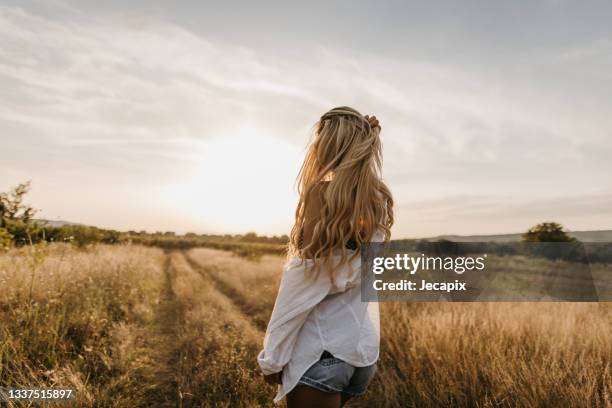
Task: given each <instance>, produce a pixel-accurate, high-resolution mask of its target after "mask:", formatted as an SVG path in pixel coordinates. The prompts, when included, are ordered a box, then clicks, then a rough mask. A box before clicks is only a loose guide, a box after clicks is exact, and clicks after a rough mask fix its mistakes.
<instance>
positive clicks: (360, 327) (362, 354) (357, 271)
mask: <svg viewBox="0 0 612 408" xmlns="http://www.w3.org/2000/svg"><path fill="white" fill-rule="evenodd" d="M382 240H383V236H382V233H380V232H377V233H376V234H375V236H374V238H373V239H372V241H382ZM347 252H348V256H349V257H350V255H351V254H352V253H353V251H347ZM338 259H339V257H338V256H334V257H332V261H335V262H337V260H338ZM306 264H307V265H308V266H311V265H312V260H310V259H306V260H304V262H303V263H302V262H301V260H300V259H299V258H298V257H293V258H291V259H290V260H289V261H288V262H287V263H286V264H285V266H284V267H283V276H282V279H281V284H280V288H279V290H278V295H277V297H276V303H275V304H274V310H273V311H272V317H271V318H270V322H269V323H268V328H267V330H266V335H265V338H264V348H263V350H262V351H261V352H260V353H259V356H258V357H257V360H258V362H259V365H260V367H261V370H262V371H263V373H264V374H265V375H268V374H273V373H277V372H280V371H281V370H282V372H283V373H282V384H281V385H279V387H278V393H277V394H276V397H275V398H274V402H275V403H278V402H279V401H280V400H281V399H282V398H283V397H284V396H285V395H287V393H289V392H290V391H291V390H292V389H293V388H294V387H295V386H296V385H297V383H298V381H299V379H300V378H301V377H302V375H303V374H304V373H305V372H306V370H308V368H310V366H312V365H313V364H314V363H316V362H317V361H318V360H319V359H320V357H321V354H322V353H323V351H325V350H327V351H329V352H330V353H331V354H333V355H334V357H337V358H339V359H341V360H344V361H346V362H347V363H349V364H351V365H353V366H355V367H365V366H369V365H371V364H374V363H375V362H376V360H378V353H379V345H380V323H379V315H378V303H377V302H362V301H361V288H360V283H361V257H360V256H356V257H355V259H354V260H353V261H351V262H350V263H347V264H345V265H343V266H341V267H340V268H338V269H337V270H336V277H335V282H334V283H333V284H332V282H331V280H330V278H329V272H328V270H326V267H325V266H322V267H321V269H320V271H319V273H318V276H317V277H316V279H313V278H312V277H307V276H305V273H304V271H305V268H306Z"/></svg>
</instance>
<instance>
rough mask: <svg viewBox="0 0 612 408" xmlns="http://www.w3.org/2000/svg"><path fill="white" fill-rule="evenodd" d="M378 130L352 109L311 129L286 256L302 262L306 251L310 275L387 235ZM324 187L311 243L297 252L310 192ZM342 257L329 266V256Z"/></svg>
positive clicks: (387, 197)
mask: <svg viewBox="0 0 612 408" xmlns="http://www.w3.org/2000/svg"><path fill="white" fill-rule="evenodd" d="M379 134H380V127H378V126H377V127H375V128H372V127H371V126H370V123H369V122H368V121H367V120H366V119H365V118H364V117H363V116H362V115H361V114H360V113H359V112H358V111H356V110H355V109H352V108H349V107H347V106H341V107H337V108H334V109H332V110H330V111H329V112H327V113H325V114H324V115H323V116H321V119H320V120H319V121H318V122H317V123H316V124H315V127H314V134H313V141H312V143H311V144H310V146H309V148H308V152H307V153H306V158H305V159H304V163H303V164H302V167H301V169H300V172H299V174H298V177H297V187H298V193H299V195H300V199H299V202H298V205H297V209H296V210H295V223H294V225H293V228H292V229H291V236H290V239H289V248H288V252H289V256H298V257H300V258H301V259H302V260H304V259H305V258H304V256H303V254H304V253H307V252H309V248H311V247H312V248H316V251H315V252H314V254H311V258H310V259H311V260H312V262H313V264H312V265H313V266H314V268H313V270H314V271H315V273H318V271H319V269H320V266H321V264H325V265H328V266H331V267H330V268H329V271H330V275H331V276H330V278H331V280H332V281H333V280H334V277H335V273H334V272H335V269H336V268H337V267H338V266H341V265H343V264H344V263H346V262H349V261H350V259H353V257H354V256H358V255H359V248H360V247H361V244H362V243H364V242H368V241H369V240H370V239H371V238H372V236H373V235H374V233H375V232H376V231H377V230H381V231H383V232H384V234H385V240H389V239H390V236H391V226H392V225H393V198H392V197H391V192H390V191H389V189H388V188H387V186H386V185H385V183H384V182H383V181H382V179H381V167H382V146H381V142H380V137H379ZM323 182H326V183H325V186H326V188H325V189H323V190H322V191H323V206H322V208H321V211H320V212H319V213H318V215H317V219H316V220H307V221H308V223H309V224H310V223H314V229H313V233H312V240H311V241H310V243H306V244H307V245H306V246H305V247H303V248H300V241H301V239H300V237H301V235H302V233H303V232H302V231H303V228H304V222H305V221H306V220H305V219H304V218H305V208H306V204H307V203H306V200H307V198H308V197H310V196H311V195H310V193H311V192H312V190H313V188H315V187H316V186H320V185H321V183H323ZM349 241H353V242H355V243H356V244H357V250H356V251H355V253H354V254H353V256H352V257H351V258H350V259H349V258H348V254H347V249H346V246H347V243H348V242H349ZM338 251H339V253H340V255H341V256H340V259H339V262H338V263H337V264H335V265H330V262H331V257H332V255H337V254H338Z"/></svg>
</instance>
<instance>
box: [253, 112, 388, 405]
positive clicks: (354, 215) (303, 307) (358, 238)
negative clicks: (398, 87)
mask: <svg viewBox="0 0 612 408" xmlns="http://www.w3.org/2000/svg"><path fill="white" fill-rule="evenodd" d="M380 129H381V128H380V125H379V123H378V120H377V119H376V117H375V116H372V117H371V118H370V117H369V116H362V115H361V114H360V113H359V112H357V111H356V110H355V109H352V108H349V107H346V106H342V107H338V108H334V109H332V110H330V111H329V112H327V113H325V114H324V115H323V116H321V119H320V120H319V121H318V122H317V123H316V124H315V132H314V140H313V141H312V143H311V145H310V147H309V149H308V153H307V154H306V158H305V160H304V163H303V165H302V168H301V170H300V173H299V175H298V191H299V193H300V199H299V203H298V206H297V209H296V212H295V224H294V226H293V229H292V230H291V237H290V242H289V256H288V261H287V263H286V264H285V266H284V270H283V276H282V280H281V285H280V289H279V292H278V296H277V298H276V303H275V305H274V311H273V312H272V317H271V319H270V322H269V323H268V328H267V331H266V336H265V339H264V349H263V350H262V351H261V353H260V354H259V356H258V361H259V365H260V367H261V369H262V371H263V374H264V376H265V379H266V381H267V382H268V383H270V384H279V387H278V394H277V395H276V397H275V398H274V402H279V401H280V400H281V399H282V398H283V397H284V396H287V405H288V407H289V408H299V407H340V406H342V405H343V404H344V403H345V402H346V401H347V400H348V398H350V397H353V396H358V395H361V394H363V393H364V392H365V390H366V387H367V385H368V383H369V382H370V380H371V379H372V377H373V376H374V372H375V370H376V360H377V359H378V350H379V339H380V334H379V332H380V329H379V321H378V304H377V303H375V302H372V303H369V302H362V301H361V291H360V287H359V283H360V279H361V271H360V266H361V257H360V249H361V246H362V245H363V244H364V243H366V242H370V241H383V240H389V237H390V228H391V225H392V224H393V212H392V207H393V200H392V198H391V194H390V192H389V189H388V188H387V186H386V185H385V184H384V183H383V182H382V180H381V177H380V172H381V163H382V156H381V143H380V138H379V134H380Z"/></svg>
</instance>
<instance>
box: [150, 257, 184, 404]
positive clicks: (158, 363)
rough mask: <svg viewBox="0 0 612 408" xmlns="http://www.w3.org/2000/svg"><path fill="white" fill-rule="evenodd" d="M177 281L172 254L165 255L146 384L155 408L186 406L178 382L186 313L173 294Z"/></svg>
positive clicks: (151, 334) (152, 330) (151, 326)
mask: <svg viewBox="0 0 612 408" xmlns="http://www.w3.org/2000/svg"><path fill="white" fill-rule="evenodd" d="M175 279H176V270H175V268H174V266H173V264H172V259H171V254H166V258H165V260H164V283H163V287H162V289H161V293H160V299H159V304H158V305H157V308H156V310H155V312H154V314H155V317H154V319H153V321H152V323H151V325H150V327H149V333H148V338H147V344H148V348H149V350H150V354H151V362H152V364H151V366H150V367H149V370H147V373H146V377H147V384H151V386H150V387H149V389H148V390H147V400H148V401H149V403H150V406H155V407H182V406H183V403H182V394H181V390H180V389H179V379H178V372H179V370H178V365H179V364H180V362H181V360H182V352H181V349H180V348H178V347H177V345H178V341H177V340H178V337H179V330H180V328H181V326H182V324H183V322H184V310H183V306H182V304H181V302H180V300H179V299H178V298H177V296H176V294H175V292H174V282H175Z"/></svg>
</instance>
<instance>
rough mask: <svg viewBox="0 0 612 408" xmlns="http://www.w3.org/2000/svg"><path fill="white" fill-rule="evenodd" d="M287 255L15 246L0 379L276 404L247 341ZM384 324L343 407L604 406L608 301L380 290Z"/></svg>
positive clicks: (141, 401) (162, 401)
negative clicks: (364, 385)
mask: <svg viewBox="0 0 612 408" xmlns="http://www.w3.org/2000/svg"><path fill="white" fill-rule="evenodd" d="M282 263H283V259H282V258H281V257H278V256H273V255H264V256H262V257H261V258H260V259H259V260H251V259H245V258H244V257H239V256H236V255H235V254H232V253H230V252H226V251H221V250H215V249H191V250H189V251H173V252H167V253H164V252H163V251H161V250H159V249H154V248H148V247H146V248H145V247H141V246H127V245H126V246H114V247H110V246H98V247H96V248H95V249H90V250H77V249H74V248H73V247H70V246H68V245H61V244H53V245H49V246H35V247H30V248H22V249H19V250H11V251H10V252H8V253H6V254H4V255H0V287H1V288H2V292H0V323H1V325H0V384H1V385H4V386H14V387H32V386H38V387H52V386H56V387H59V386H62V387H72V388H75V389H76V391H77V398H78V399H77V405H78V406H83V407H93V406H96V407H176V406H180V407H218V406H221V407H234V406H244V407H254V406H272V403H271V399H272V397H273V395H274V392H275V390H274V389H273V388H272V387H270V386H267V385H265V384H264V383H263V382H262V381H261V378H260V375H259V372H258V369H257V364H256V355H257V352H258V351H259V348H260V347H261V341H262V338H263V331H264V330H265V325H266V323H267V319H268V318H269V315H270V313H271V310H272V307H273V304H274V300H275V295H276V290H277V287H278V283H279V278H280V272H281V266H282ZM381 325H382V342H381V358H380V362H379V371H378V374H377V376H376V377H375V380H374V382H373V383H372V384H371V385H370V389H369V391H368V393H367V394H366V396H365V397H363V398H361V399H355V400H353V401H351V402H350V404H349V405H351V406H363V407H366V406H367V407H372V406H385V407H397V406H407V407H440V406H456V407H515V406H529V407H531V406H536V407H538V406H540V407H551V406H552V407H558V406H563V407H564V406H572V407H573V406H576V407H610V406H612V402H611V401H612V367H611V362H612V308H611V305H610V304H593V303H583V304H577V303H574V304H572V303H474V304H448V303H447V304H445V303H396V302H393V303H391V302H389V303H383V304H382V307H381ZM9 406H10V405H9ZM58 406H60V405H58Z"/></svg>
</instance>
